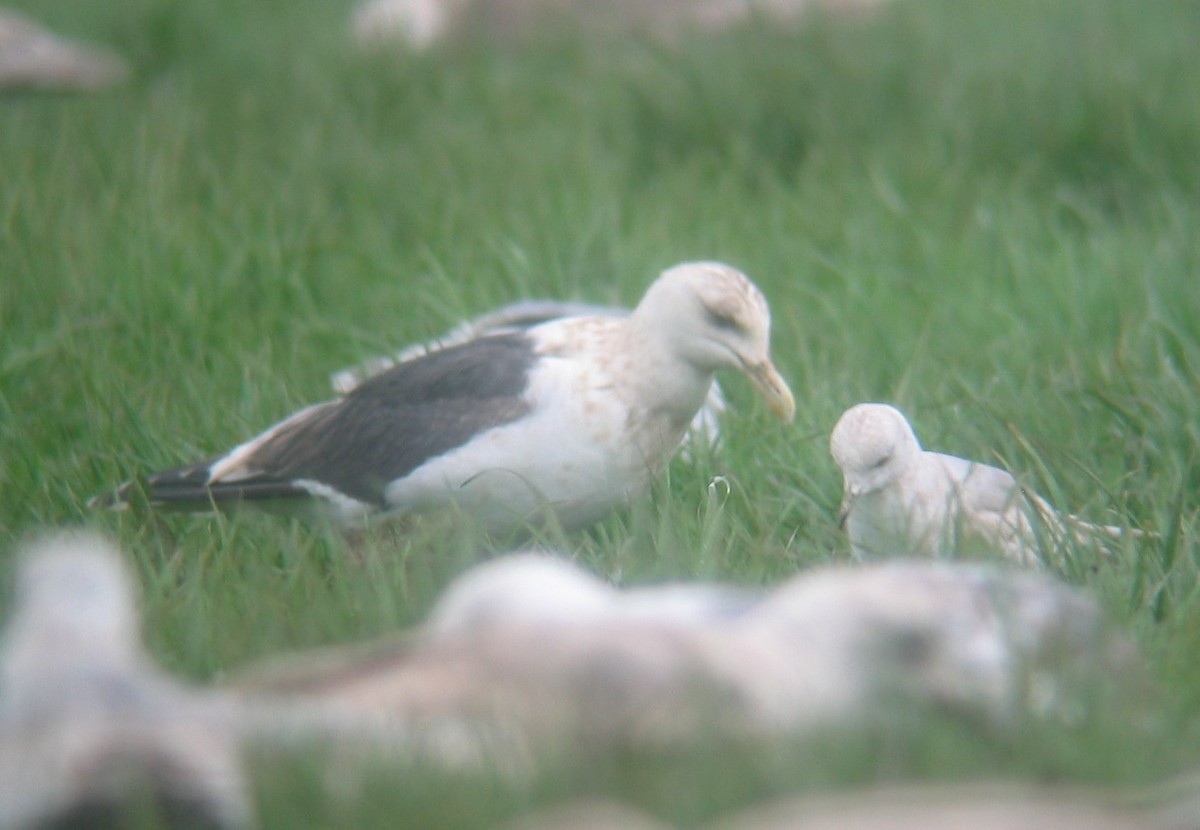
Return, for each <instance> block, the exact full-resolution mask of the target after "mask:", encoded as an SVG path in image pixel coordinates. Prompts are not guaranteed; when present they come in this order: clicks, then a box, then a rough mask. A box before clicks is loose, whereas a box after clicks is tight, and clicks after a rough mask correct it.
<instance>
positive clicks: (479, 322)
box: [329, 300, 727, 457]
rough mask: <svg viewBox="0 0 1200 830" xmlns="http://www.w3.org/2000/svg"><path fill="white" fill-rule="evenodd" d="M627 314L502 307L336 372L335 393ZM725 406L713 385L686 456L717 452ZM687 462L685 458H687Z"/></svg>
mask: <svg viewBox="0 0 1200 830" xmlns="http://www.w3.org/2000/svg"><path fill="white" fill-rule="evenodd" d="M628 316H629V309H628V308H623V307H621V306H610V305H595V304H593V303H581V302H572V301H569V300H521V301H519V302H515V303H509V304H508V305H505V306H501V307H500V308H497V309H494V310H492V311H489V312H487V313H485V314H481V315H480V316H478V317H476V318H474V319H472V320H468V321H466V322H464V323H460V324H459V325H457V326H455V327H454V328H453V329H451V330H450V331H448V332H446V333H445V334H443V335H442V336H440V337H438V338H436V339H435V340H433V341H432V342H430V343H417V344H415V345H412V346H407V347H405V348H403V349H401V350H400V352H398V353H397V354H396V355H395V356H388V357H376V358H372V359H370V360H367V361H365V362H363V363H362V364H360V365H358V366H355V367H352V368H349V369H342V370H341V371H338V372H335V373H334V374H333V375H332V376H331V377H330V379H329V380H330V385H331V386H332V387H333V391H334V392H337V393H338V394H341V395H345V394H347V393H348V392H350V391H351V390H353V389H354V387H356V386H358V385H360V384H361V383H362V382H363V381H365V380H367V379H368V378H370V377H373V376H374V375H378V374H379V373H381V372H385V371H387V370H388V369H390V368H392V367H393V366H395V365H396V364H397V363H403V362H405V361H408V360H413V359H415V358H419V357H424V356H425V355H427V354H429V353H430V352H433V351H436V350H438V349H444V348H447V347H449V346H457V345H460V344H462V343H466V342H468V341H470V340H474V339H476V338H478V337H485V336H487V335H489V334H497V333H499V332H509V331H520V330H523V329H530V328H532V327H533V326H536V325H539V324H541V323H547V322H549V321H551V320H558V319H562V318H565V317H628ZM726 408H727V404H726V402H725V394H724V392H722V390H721V385H720V384H719V383H717V381H716V380H714V381H713V384H712V386H711V387H709V390H708V396H707V397H706V398H705V399H704V405H703V406H702V407H700V411H699V412H697V413H696V417H695V418H693V419H692V423H691V426H689V427H688V439H689V440H688V442H687V446H685V447H684V452H685V453H687V452H688V447H690V446H691V442H692V440H696V441H699V442H700V443H701V445H706V446H708V447H715V446H717V443H718V442H719V441H720V440H721V421H720V417H721V413H722V412H724V411H725V409H726ZM685 457H686V456H685Z"/></svg>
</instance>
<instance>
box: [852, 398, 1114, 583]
mask: <svg viewBox="0 0 1200 830" xmlns="http://www.w3.org/2000/svg"><path fill="white" fill-rule="evenodd" d="M829 447H830V452H831V454H832V455H833V459H834V461H836V462H837V465H838V466H839V467H841V469H842V475H843V476H844V479H845V487H844V494H843V500H842V508H841V517H840V524H841V525H842V526H844V527H845V529H846V531H847V533H848V535H849V537H850V546H851V548H852V551H853V554H854V556H855V557H856V558H859V559H862V558H867V557H871V556H891V555H904V556H911V555H924V556H931V557H939V556H941V555H943V554H947V553H954V552H956V551H958V550H960V549H961V546H962V544H963V543H964V542H968V541H975V542H977V543H978V542H982V543H983V544H984V545H985V546H986V547H988V548H991V549H995V550H997V551H999V552H1000V553H1002V554H1003V555H1004V556H1005V557H1007V558H1008V559H1010V560H1012V561H1014V562H1016V563H1019V564H1021V565H1027V566H1037V565H1041V564H1042V563H1043V559H1044V557H1043V555H1042V553H1041V551H1042V550H1043V545H1042V540H1043V539H1044V540H1045V541H1048V542H1053V543H1054V545H1055V546H1057V545H1058V544H1060V543H1061V542H1062V541H1064V540H1065V539H1066V538H1067V536H1068V535H1069V536H1070V537H1072V538H1074V540H1075V541H1076V542H1080V543H1089V542H1093V541H1095V542H1101V543H1103V542H1105V541H1112V540H1114V539H1117V538H1119V537H1120V536H1121V535H1122V533H1123V532H1124V531H1123V530H1122V529H1121V528H1118V527H1108V526H1102V525H1094V524H1089V523H1088V522H1085V521H1083V520H1082V519H1079V518H1077V517H1075V516H1072V515H1069V514H1060V513H1058V512H1057V511H1055V510H1054V508H1053V507H1051V506H1050V504H1049V503H1048V502H1047V501H1046V500H1045V499H1043V498H1042V497H1040V496H1038V495H1037V494H1035V493H1033V492H1031V491H1029V490H1028V489H1026V488H1024V487H1022V486H1021V485H1020V484H1019V483H1018V482H1017V480H1016V479H1015V478H1013V476H1012V474H1011V473H1009V472H1007V471H1005V470H1001V469H999V468H998V467H992V466H989V465H987V464H980V463H978V462H974V461H967V460H966V459H963V458H958V457H956V456H953V455H945V454H943V453H937V452H929V451H927V450H923V449H921V445H920V443H919V442H918V441H917V436H916V433H914V432H913V428H912V425H911V424H909V422H908V419H907V418H905V417H904V414H903V413H901V412H900V410H898V409H896V408H895V407H893V406H888V405H887V404H880V403H862V404H858V405H857V406H853V407H851V408H850V409H848V410H846V412H844V413H843V414H842V417H841V418H840V419H839V420H838V422H837V425H836V426H834V428H833V434H832V435H831V437H830V441H829Z"/></svg>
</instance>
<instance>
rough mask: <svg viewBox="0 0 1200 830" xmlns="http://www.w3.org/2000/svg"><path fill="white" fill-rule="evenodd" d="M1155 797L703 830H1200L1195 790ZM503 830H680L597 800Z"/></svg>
mask: <svg viewBox="0 0 1200 830" xmlns="http://www.w3.org/2000/svg"><path fill="white" fill-rule="evenodd" d="M1193 787H1194V783H1193ZM1147 795H1149V796H1151V797H1152V798H1153V797H1154V796H1155V795H1156V794H1154V793H1149V792H1143V791H1128V792H1114V791H1113V790H1112V789H1111V788H1110V789H1106V790H1099V789H1087V788H1083V787H1066V786H1036V785H1033V784H1021V783H1016V782H1007V783H1006V782H995V783H983V784H963V785H910V786H891V787H876V788H870V789H865V790H853V791H850V792H845V793H837V794H830V795H808V796H793V797H790V798H781V799H776V800H774V801H769V802H766V803H764V804H760V805H757V806H753V807H750V808H747V809H744V810H740V811H738V812H735V813H732V814H730V815H726V816H722V817H720V818H718V819H716V820H715V821H712V822H709V823H706V824H703V825H700V827H699V828H697V830H966V829H968V828H969V830H1195V828H1196V826H1197V823H1196V821H1195V815H1196V814H1195V811H1194V810H1195V807H1196V806H1197V805H1198V804H1200V802H1198V801H1197V795H1196V793H1195V792H1192V793H1190V794H1184V796H1183V797H1176V798H1174V799H1172V798H1167V799H1162V800H1160V801H1159V803H1153V802H1149V803H1148V800H1147V797H1146V796H1147ZM689 826H692V827H695V825H689ZM501 830H675V828H674V827H673V826H672V825H668V824H666V823H664V822H661V821H658V820H656V819H654V818H652V817H650V816H648V815H646V814H645V813H641V812H639V811H638V810H636V809H634V808H632V807H629V806H626V805H623V804H620V803H618V802H614V801H609V800H601V799H589V800H581V801H577V802H567V803H565V804H560V805H557V806H554V807H550V808H543V809H541V810H536V811H534V812H531V813H528V814H526V815H524V816H521V817H520V818H518V819H515V820H513V821H510V822H507V823H505V824H504V825H502V826H501Z"/></svg>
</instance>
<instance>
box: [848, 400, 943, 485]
mask: <svg viewBox="0 0 1200 830" xmlns="http://www.w3.org/2000/svg"><path fill="white" fill-rule="evenodd" d="M829 452H830V454H831V455H833V460H834V461H836V462H837V465H838V466H839V467H841V468H842V475H843V476H845V479H846V490H847V492H848V493H849V494H850V495H854V496H858V495H862V494H864V493H870V492H873V491H875V490H878V489H880V488H881V487H885V486H887V485H888V484H890V483H891V482H892V481H894V480H895V479H896V477H897V476H899V475H900V474H901V473H902V472H904V470H905V469H906V468H907V467H908V465H909V464H911V463H912V461H913V460H914V459H915V458H916V457H917V456H918V455H920V453H921V445H920V443H918V441H917V436H916V434H915V433H914V432H913V428H912V426H911V425H910V424H909V423H908V419H907V418H905V417H904V414H903V413H902V412H900V410H898V409H896V408H895V407H894V406H888V405H887V404H882V403H860V404H858V405H857V406H852V407H850V408H849V409H847V410H846V411H845V412H844V413H842V417H841V418H839V419H838V422H837V424H836V425H835V426H834V428H833V433H832V435H831V436H830V438H829Z"/></svg>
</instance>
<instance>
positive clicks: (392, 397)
mask: <svg viewBox="0 0 1200 830" xmlns="http://www.w3.org/2000/svg"><path fill="white" fill-rule="evenodd" d="M536 359H537V358H536V355H535V354H534V346H533V342H532V340H530V338H529V337H528V336H526V335H525V334H524V333H517V332H514V333H508V334H498V335H494V336H491V337H482V338H479V339H476V340H471V341H469V342H467V343H463V344H461V345H458V346H452V347H450V348H446V349H441V350H438V351H435V352H431V353H430V354H428V355H426V356H424V357H421V358H418V359H415V360H411V361H408V362H405V363H400V364H397V365H396V366H394V367H392V368H391V369H389V370H387V371H386V372H382V373H381V374H379V375H376V376H375V377H372V378H370V379H369V380H367V381H366V382H365V383H363V384H362V385H361V386H358V387H357V388H355V389H354V390H353V391H351V392H350V393H349V394H348V395H346V396H345V397H344V398H341V399H339V400H336V401H331V402H330V403H328V404H323V405H319V406H315V407H311V408H310V409H308V410H305V411H304V412H303V413H301V414H300V415H298V416H294V417H293V418H292V419H290V420H288V421H284V422H283V423H281V424H280V425H278V426H277V427H275V428H273V430H272V431H271V432H270V433H268V434H267V435H266V437H265V439H264V440H263V441H262V443H261V444H260V445H259V446H257V447H255V448H254V449H253V450H252V451H251V452H250V453H249V454H248V455H246V457H245V458H244V460H242V462H241V463H239V464H238V465H237V472H236V473H230V474H223V475H222V476H221V478H220V479H219V480H217V481H214V482H212V483H211V484H210V483H209V481H208V480H209V478H210V475H211V470H212V468H213V466H214V465H215V464H219V463H220V462H221V460H222V458H215V459H209V460H206V461H203V462H201V463H198V464H191V465H188V466H185V467H179V468H176V469H173V470H164V471H162V472H160V473H156V474H154V475H152V476H150V477H149V478H148V479H147V481H146V490H147V497H148V498H149V500H150V501H151V502H153V503H175V504H179V505H180V506H185V505H186V504H187V503H189V502H190V503H197V504H198V503H203V504H205V505H208V504H211V503H213V502H222V501H236V500H261V499H279V498H288V497H295V496H307V495H310V494H309V492H308V491H307V490H305V489H303V488H301V487H298V486H297V485H296V481H297V480H308V481H317V482H320V483H322V484H325V485H327V486H328V487H331V488H333V489H335V490H337V491H338V492H340V493H343V494H345V495H347V496H350V497H352V498H355V499H358V500H360V501H363V502H367V503H372V504H379V505H381V506H382V504H383V491H384V488H386V487H387V485H388V484H389V483H390V482H392V481H394V480H396V479H398V478H402V477H403V476H405V475H407V474H408V473H410V472H412V471H413V470H414V469H416V468H417V467H419V466H420V465H421V464H423V463H425V462H426V461H428V460H429V459H430V458H434V457H436V456H438V455H442V454H443V453H446V452H448V451H450V450H453V449H455V448H457V447H460V446H462V445H463V444H465V443H467V442H468V441H469V440H470V439H471V438H472V437H473V436H475V435H477V434H478V433H480V432H483V431H485V430H488V429H491V428H492V427H496V426H500V425H502V424H506V423H509V422H511V421H514V420H516V419H517V418H520V417H521V416H522V415H525V414H526V413H527V412H528V411H529V404H528V403H527V402H526V401H525V399H524V397H523V393H524V391H525V388H526V385H527V384H528V380H529V372H530V370H531V369H532V367H533V364H534V362H535V361H536ZM134 486H136V485H134ZM127 487H128V485H127ZM125 490H126V488H122V490H121V491H118V493H117V494H116V497H115V498H113V499H111V500H110V501H109V504H112V503H119V502H120V501H125V500H126V499H125V498H124V496H126V495H127V493H125V492H124V491H125ZM96 501H97V502H99V504H98V505H97V506H103V505H104V502H102V501H101V500H96Z"/></svg>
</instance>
